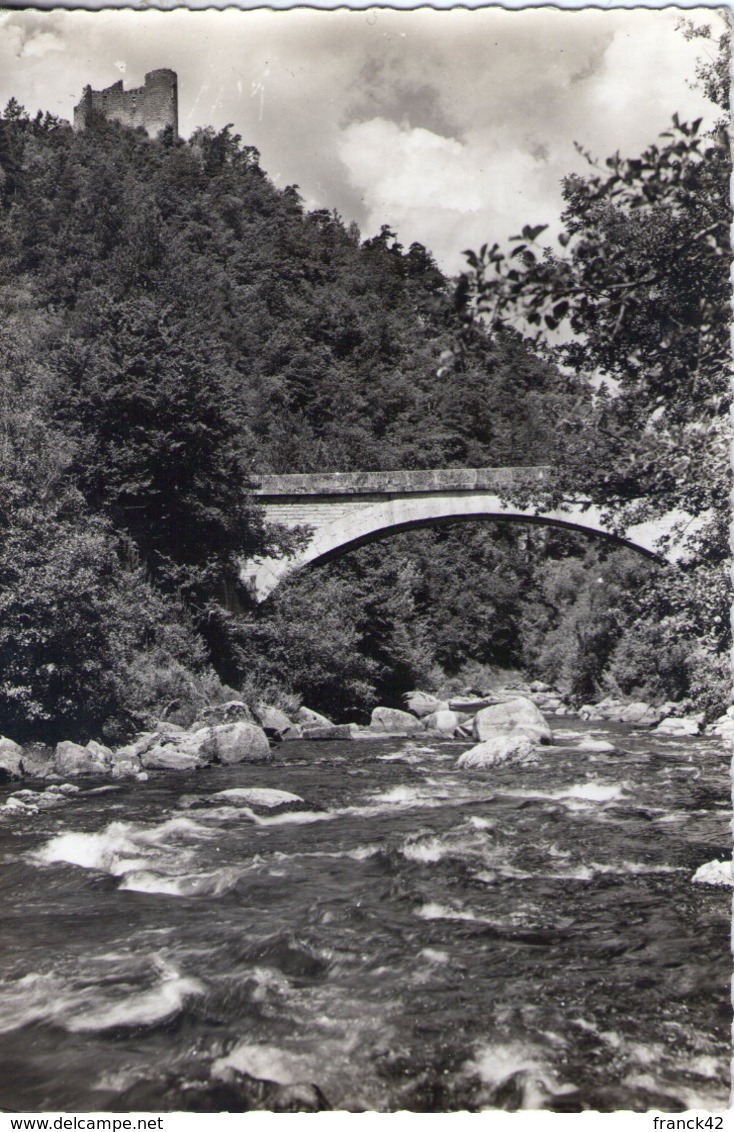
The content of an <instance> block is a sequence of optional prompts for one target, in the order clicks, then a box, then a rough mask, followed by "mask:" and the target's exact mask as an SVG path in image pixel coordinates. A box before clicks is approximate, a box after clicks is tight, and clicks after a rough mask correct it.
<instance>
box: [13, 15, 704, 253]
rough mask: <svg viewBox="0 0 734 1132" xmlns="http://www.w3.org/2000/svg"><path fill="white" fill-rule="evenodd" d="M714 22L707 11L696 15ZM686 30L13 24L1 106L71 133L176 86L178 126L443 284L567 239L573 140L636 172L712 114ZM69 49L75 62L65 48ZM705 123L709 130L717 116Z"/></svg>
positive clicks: (382, 19)
mask: <svg viewBox="0 0 734 1132" xmlns="http://www.w3.org/2000/svg"><path fill="white" fill-rule="evenodd" d="M687 14H688V15H689V16H690V18H691V19H692V20H693V22H694V23H700V22H702V21H703V22H705V23H714V22H716V19H718V17H716V15H715V13H714V12H713V11H711V10H710V9H708V10H705V12H704V13H703V14H702V13H701V12H697V11H696V10H690V11H689V12H688V13H687ZM678 17H679V13H678V12H676V11H674V10H670V9H663V10H659V11H650V10H645V9H633V10H627V11H622V10H619V9H617V10H615V11H609V10H606V11H605V10H590V9H585V10H581V11H577V12H571V11H562V10H559V9H553V8H539V9H525V10H522V11H508V10H503V9H499V8H495V7H491V8H482V9H477V10H473V11H472V10H468V11H467V10H461V9H453V10H449V11H440V10H430V9H426V8H422V9H418V10H414V11H399V10H386V9H376V10H372V11H369V12H367V11H361V12H360V11H346V10H343V9H342V10H339V11H317V10H313V9H303V8H298V9H292V10H289V11H282V12H281V11H273V10H267V9H256V10H251V11H238V10H235V9H231V8H230V9H227V10H225V11H221V12H215V11H200V12H196V11H186V10H181V9H178V10H175V11H171V12H165V11H163V12H161V11H131V10H126V11H115V10H109V9H108V10H104V11H99V12H83V11H79V10H77V11H60V10H58V9H57V10H55V11H52V12H37V11H36V12H33V11H30V10H29V11H16V12H7V13H5V14H0V105H4V104H5V103H6V102H7V100H8V99H9V98H10V97H11V95H12V96H15V97H16V98H18V99H19V101H20V102H22V103H23V104H24V105H26V107H27V108H28V109H29V110H30V111H31V112H32V113H34V112H35V111H36V110H37V109H39V108H40V109H44V110H46V109H48V110H50V111H51V112H52V113H55V114H60V115H62V116H63V117H66V118H71V115H72V110H73V107H74V104H75V103H76V102H77V101H78V99H79V96H80V94H81V90H82V87H83V86H84V84H85V83H87V82H88V83H90V84H91V85H92V86H93V87H95V88H97V89H99V88H101V87H104V86H108V85H109V84H110V83H113V82H115V81H116V80H117V79H119V77H120V70H121V63H120V61H121V60H124V63H125V67H126V71H125V83H126V85H127V86H137V85H139V84H140V83H142V81H143V77H144V75H145V72H146V71H150V70H153V69H155V68H156V67H163V66H168V67H172V68H173V69H175V70H176V71H177V72H178V74H179V100H180V106H179V121H180V126H181V130H182V132H183V133H184V134H189V133H191V132H192V131H193V130H194V129H195V128H196V127H198V126H204V125H212V126H213V127H214V128H215V129H219V128H221V127H222V126H224V125H226V124H227V123H228V122H232V123H234V126H235V129H236V130H237V132H239V133H240V134H241V135H242V137H243V139H244V141H245V142H246V143H248V144H251V145H255V146H257V148H258V149H259V150H260V151H261V154H262V163H263V166H264V168H265V169H266V171H267V172H268V173H269V174H270V175H271V176H272V177H273V179H274V180H275V181H276V183H278V184H280V185H285V184H293V183H295V184H298V185H299V186H300V188H301V192H302V195H303V197H304V199H305V201H306V202H307V204H308V205H309V206H310V207H325V208H336V209H338V210H339V211H340V212H341V214H342V216H343V217H344V218H345V220H347V221H350V220H356V221H357V223H358V224H359V225H360V227H361V228H362V231H363V233H364V235H366V236H369V235H373V234H374V233H375V232H376V231H378V230H379V228H380V227H381V225H382V224H383V223H390V224H392V225H393V226H394V227H397V229H398V232H399V236H400V239H401V241H402V242H403V243H404V244H406V245H407V244H409V243H410V242H412V241H413V240H418V241H419V242H421V243H424V244H426V245H427V246H428V247H429V248H431V249H432V250H433V251H434V254H435V255H436V256H437V258H438V260H439V262H440V263H441V264H442V266H444V267H446V268H447V269H448V270H451V271H453V270H456V269H457V268H458V267H459V266H461V262H462V260H461V255H460V251H461V249H462V248H465V247H468V246H472V245H473V244H477V243H483V242H485V241H486V240H489V241H490V242H491V241H492V240H495V239H498V240H501V239H502V238H503V237H504V236H506V235H509V234H510V233H512V232H515V231H517V230H518V228H519V227H521V226H522V224H523V223H526V222H529V221H533V222H537V223H541V222H543V223H545V222H552V221H553V220H554V218H555V220H556V221H557V217H558V213H559V210H560V206H561V195H560V189H559V182H560V180H561V178H562V177H563V176H564V175H565V174H567V173H569V172H572V171H578V172H582V171H583V159H582V158H581V157H580V156H579V155H578V154H577V152H576V151H575V149H574V146H573V142H574V141H576V140H577V141H579V142H580V143H581V144H582V145H583V146H585V147H587V148H589V149H591V150H592V151H593V152H594V153H596V154H598V155H599V156H601V157H605V156H607V155H608V154H609V153H613V152H614V151H615V150H617V149H619V150H621V152H623V153H625V154H628V155H630V156H631V155H633V154H635V153H637V152H639V151H640V150H641V149H642V148H644V146H645V145H647V144H649V143H650V142H651V141H652V140H654V138H655V136H656V135H657V133H658V132H659V131H660V130H661V129H664V128H665V127H666V125H667V124H668V122H669V119H670V116H671V114H672V113H673V111H676V110H677V111H678V112H679V113H680V114H681V116H682V117H684V118H685V117H688V118H691V117H697V116H698V115H699V114H700V113H701V112H702V109H705V104H704V103H703V102H702V98H701V96H700V95H699V94H697V93H695V92H692V91H691V90H690V89H689V87H688V86H687V83H686V80H687V79H690V78H692V77H693V75H694V73H695V62H694V61H695V57H696V55H697V54H698V53H699V52H700V50H701V47H702V45H701V43H700V41H693V42H688V41H686V40H685V39H684V38H683V36H682V35H681V33H680V32H677V31H676V30H675V25H676V22H677V20H678ZM60 47H63V48H64V50H63V51H62V50H60ZM709 120H711V115H709Z"/></svg>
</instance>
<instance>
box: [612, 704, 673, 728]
mask: <svg viewBox="0 0 734 1132" xmlns="http://www.w3.org/2000/svg"><path fill="white" fill-rule="evenodd" d="M612 718H614V719H616V720H617V721H618V722H619V723H636V724H637V725H638V727H645V726H648V725H649V726H652V725H653V724H655V723H659V722H660V720H661V719H662V718H663V714H662V712H661V711H660V708H656V707H653V706H652V705H651V704H648V703H645V701H644V700H638V701H635V702H634V703H631V704H625V705H624V707H623V708H621V709H620V710H619V711H617V712H616V713H615V715H614V716H613V717H612Z"/></svg>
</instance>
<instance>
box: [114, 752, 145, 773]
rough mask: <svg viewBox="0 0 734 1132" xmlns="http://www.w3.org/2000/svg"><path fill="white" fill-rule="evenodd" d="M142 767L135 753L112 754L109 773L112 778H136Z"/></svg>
mask: <svg viewBox="0 0 734 1132" xmlns="http://www.w3.org/2000/svg"><path fill="white" fill-rule="evenodd" d="M142 769H143V766H142V763H141V761H140V759H139V758H138V757H137V755H123V756H122V757H120V756H119V755H113V756H112V766H111V768H110V773H111V775H112V777H113V778H137V776H138V775H139V774H140V772H141V770H142Z"/></svg>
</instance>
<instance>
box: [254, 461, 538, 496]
mask: <svg viewBox="0 0 734 1132" xmlns="http://www.w3.org/2000/svg"><path fill="white" fill-rule="evenodd" d="M549 473H550V468H549V467H527V468H526V467H516V468H421V469H419V470H418V471H390V472H325V473H306V472H304V473H300V472H298V473H293V474H288V475H267V476H258V477H255V479H254V483H255V488H254V494H255V495H257V496H260V497H261V498H268V499H276V498H281V499H282V498H283V497H284V496H290V497H293V496H302V495H321V496H324V495H327V496H329V495H353V496H354V495H394V494H399V495H413V494H417V493H419V492H420V493H423V492H429V491H482V490H485V491H486V490H489V491H495V490H498V489H500V488H502V487H510V486H511V485H512V484H526V483H538V482H542V481H543V480H544V479H547V478H548V476H549Z"/></svg>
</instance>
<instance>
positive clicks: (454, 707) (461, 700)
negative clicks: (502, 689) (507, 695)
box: [448, 693, 514, 715]
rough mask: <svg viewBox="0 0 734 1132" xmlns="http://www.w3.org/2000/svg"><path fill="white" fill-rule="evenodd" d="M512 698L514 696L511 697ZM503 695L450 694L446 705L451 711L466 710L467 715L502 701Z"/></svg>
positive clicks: (474, 713)
mask: <svg viewBox="0 0 734 1132" xmlns="http://www.w3.org/2000/svg"><path fill="white" fill-rule="evenodd" d="M512 698H514V697H512ZM502 699H503V697H501V696H500V697H498V696H495V695H494V694H493V693H490V694H489V695H487V696H452V697H451V699H450V700H449V703H448V706H449V709H450V710H451V711H461V712H466V714H467V715H476V713H477V712H478V711H481V710H482V708H486V707H492V705H493V704H498V703H501V702H502Z"/></svg>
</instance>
